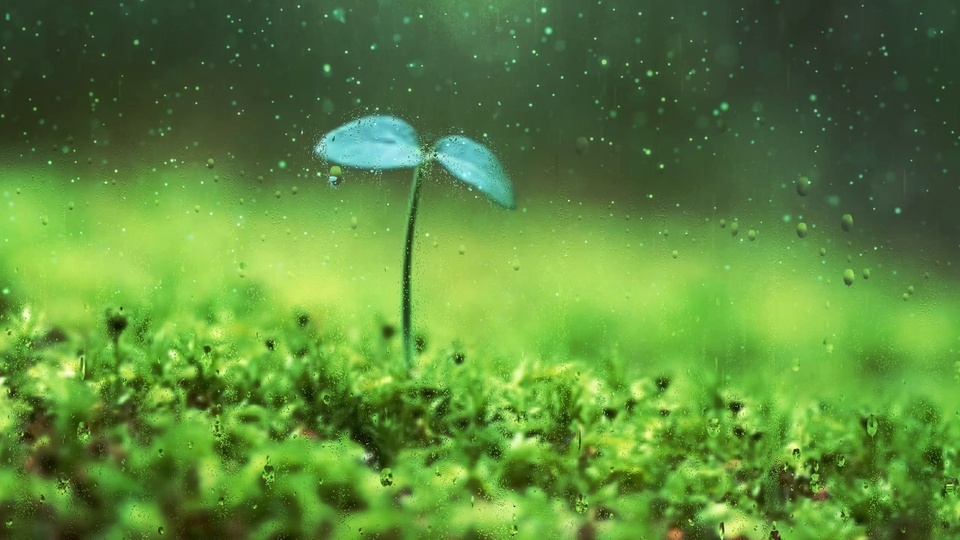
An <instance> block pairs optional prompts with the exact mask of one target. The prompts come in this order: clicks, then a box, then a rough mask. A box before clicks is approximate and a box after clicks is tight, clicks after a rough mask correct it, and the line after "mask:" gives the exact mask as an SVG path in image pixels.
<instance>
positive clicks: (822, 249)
mask: <svg viewBox="0 0 960 540" xmlns="http://www.w3.org/2000/svg"><path fill="white" fill-rule="evenodd" d="M820 256H821V257H826V256H827V248H825V247H822V248H820Z"/></svg>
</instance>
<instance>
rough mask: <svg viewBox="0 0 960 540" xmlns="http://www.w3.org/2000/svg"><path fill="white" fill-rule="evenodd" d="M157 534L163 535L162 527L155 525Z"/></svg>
mask: <svg viewBox="0 0 960 540" xmlns="http://www.w3.org/2000/svg"><path fill="white" fill-rule="evenodd" d="M157 534H159V535H160V536H163V535H164V532H163V527H157Z"/></svg>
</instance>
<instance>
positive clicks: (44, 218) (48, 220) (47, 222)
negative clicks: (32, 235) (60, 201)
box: [40, 216, 50, 225]
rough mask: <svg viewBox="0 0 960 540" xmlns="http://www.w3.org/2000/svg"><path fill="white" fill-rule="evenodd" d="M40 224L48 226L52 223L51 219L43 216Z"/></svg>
mask: <svg viewBox="0 0 960 540" xmlns="http://www.w3.org/2000/svg"><path fill="white" fill-rule="evenodd" d="M40 223H43V224H44V225H47V224H49V223H50V218H48V217H47V216H42V217H41V218H40Z"/></svg>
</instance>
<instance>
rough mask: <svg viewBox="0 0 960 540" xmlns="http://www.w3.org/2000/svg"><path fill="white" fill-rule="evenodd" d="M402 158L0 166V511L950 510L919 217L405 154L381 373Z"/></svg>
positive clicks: (88, 523)
mask: <svg viewBox="0 0 960 540" xmlns="http://www.w3.org/2000/svg"><path fill="white" fill-rule="evenodd" d="M214 174H218V175H222V177H218V178H217V179H216V180H215V179H214ZM350 180H353V179H350ZM244 182H245V183H246V184H244ZM243 185H247V186H250V187H240V186H243ZM294 185H296V186H297V190H296V192H295V193H294V191H293V190H292V187H293V186H294ZM406 187H407V186H406V179H405V178H402V177H393V176H389V177H385V178H366V179H364V180H363V181H356V182H354V181H347V182H345V183H344V185H343V186H342V187H341V188H339V189H338V190H331V189H330V188H329V187H327V186H326V185H325V183H323V182H322V181H318V180H312V181H307V180H303V179H296V178H293V177H292V175H291V177H290V178H284V177H283V176H282V175H272V176H270V179H267V180H263V181H262V182H260V181H257V180H256V179H255V178H254V177H253V175H252V174H248V175H247V176H245V177H243V178H241V177H240V175H239V172H238V171H233V172H226V171H223V172H221V171H220V170H213V171H209V170H206V169H203V168H200V167H192V168H191V167H184V168H181V169H179V170H171V171H167V172H159V173H148V174H145V175H143V177H142V178H136V179H133V180H128V179H121V178H118V177H116V175H110V174H107V173H105V174H104V175H103V176H102V177H99V178H98V180H96V181H95V182H90V181H89V180H86V181H84V182H77V183H70V176H69V175H66V176H55V175H51V174H49V173H48V172H36V171H28V172H24V173H22V174H13V175H9V176H7V177H6V178H5V180H3V182H2V183H0V197H2V199H0V202H2V203H3V208H2V210H0V212H2V213H0V222H2V223H3V229H2V236H3V238H2V240H3V257H2V260H0V278H2V280H3V283H2V284H0V285H2V287H4V289H5V290H4V294H3V296H2V302H3V306H2V307H3V308H4V315H3V319H2V326H3V329H4V332H3V334H2V335H0V387H2V389H3V390H4V391H3V392H0V434H2V435H0V463H3V466H2V468H0V518H2V522H3V523H0V527H3V528H2V529H0V532H2V533H3V534H5V535H9V536H11V537H18V538H35V537H92V536H96V537H109V538H113V537H117V538H122V537H129V536H133V537H138V538H139V537H156V536H158V535H165V536H169V537H191V538H211V537H216V536H223V535H228V534H229V535H230V536H233V537H236V538H246V537H251V538H280V537H290V538H294V537H360V536H361V535H362V536H363V537H380V538H429V537H435V538H503V537H511V536H514V537H518V538H535V537H536V538H546V537H551V538H570V537H579V538H638V537H641V538H679V537H682V538H685V539H690V538H718V537H720V536H722V537H723V538H728V539H729V538H751V539H752V538H775V537H776V535H777V534H779V535H780V537H782V538H790V539H804V538H810V539H818V538H932V537H940V538H949V537H952V536H956V535H960V495H958V493H957V488H956V480H955V478H956V477H957V476H960V467H958V463H957V460H958V448H960V403H958V402H960V400H958V399H957V398H956V394H957V390H958V387H960V384H958V378H960V357H958V356H957V351H958V342H957V340H958V336H957V330H956V321H957V320H960V302H958V300H960V298H958V294H957V292H956V291H957V290H958V289H957V283H956V281H955V278H951V275H952V274H951V272H954V273H955V267H954V265H952V264H951V263H950V261H949V260H948V259H946V258H943V257H939V256H937V255H931V254H930V253H931V251H930V249H922V248H924V246H923V245H922V244H923V243H922V242H919V243H918V242H911V243H912V244H920V245H911V247H912V248H913V249H912V250H910V251H908V250H906V249H905V248H904V249H899V245H900V244H897V243H896V242H895V244H894V245H893V246H892V247H891V245H890V244H886V243H885V239H883V238H878V237H876V236H874V235H871V231H870V229H869V228H868V227H864V226H859V227H856V228H854V230H853V231H852V232H850V233H844V232H842V231H841V230H840V227H839V214H840V213H842V212H841V211H840V210H838V209H831V208H812V209H809V210H807V213H808V215H807V216H806V218H805V219H806V220H807V221H808V223H811V224H815V225H817V226H816V227H814V228H812V229H811V232H810V234H809V235H808V236H807V238H805V239H802V240H801V239H799V238H797V236H796V234H795V232H794V227H795V222H793V223H785V222H784V221H783V220H782V219H781V216H782V214H783V213H785V212H783V211H779V212H777V213H773V212H767V211H757V210H755V209H749V208H748V209H747V210H746V211H744V209H719V210H717V211H715V212H714V211H711V212H710V213H708V214H703V213H701V214H697V213H691V214H684V213H680V212H678V211H676V209H671V208H670V207H669V206H668V205H667V206H658V204H655V203H654V202H649V201H648V202H644V203H643V204H639V205H638V206H636V207H633V208H621V207H619V206H618V205H596V204H586V203H584V204H580V203H577V202H567V201H565V200H564V201H558V200H554V201H551V200H549V199H532V200H531V199H527V200H524V199H521V200H520V204H519V206H520V209H519V210H518V211H516V212H512V213H511V212H505V211H501V210H498V209H496V208H494V207H492V206H490V205H489V204H486V203H485V202H482V201H479V200H469V199H470V198H469V197H468V196H467V195H466V194H465V193H464V192H458V191H457V190H456V189H450V188H449V187H447V188H442V187H441V186H440V185H439V184H435V183H432V182H431V183H430V184H428V185H427V186H426V189H425V192H424V194H423V196H424V199H423V205H422V212H423V213H422V214H421V216H422V220H421V225H420V229H419V231H420V234H419V236H418V243H419V244H418V246H419V247H418V252H417V256H416V259H415V278H414V279H415V286H416V287H417V288H416V291H415V295H416V296H415V303H416V311H415V322H416V324H417V329H416V333H417V334H418V335H420V336H421V338H422V340H423V347H422V351H421V352H420V354H419V357H418V364H417V368H416V370H415V371H414V372H413V373H409V374H408V373H405V372H404V371H403V369H402V361H401V357H400V347H399V339H398V332H392V331H395V330H396V329H395V326H394V325H395V324H396V320H397V311H398V301H399V298H398V295H399V269H400V268H399V260H400V253H399V250H400V246H401V244H400V242H401V239H402V229H401V227H402V225H403V221H404V212H405V208H404V201H405V198H406ZM789 201H792V199H789V198H787V197H786V195H785V198H784V202H783V205H782V207H783V208H790V205H791V204H794V203H793V202H789ZM796 211H797V210H794V212H796ZM834 213H836V214H838V215H836V216H834V215H833V214H834ZM353 218H356V219H355V220H354V219H353ZM721 218H723V219H726V220H727V221H728V222H730V221H732V220H733V219H738V220H739V223H740V228H741V230H740V233H739V234H738V235H737V236H736V237H734V236H733V235H731V232H730V227H729V226H728V227H726V228H721V227H720V225H719V220H720V219H721ZM861 222H862V221H861V220H858V223H861ZM748 229H757V230H758V235H757V239H756V240H755V241H750V240H748V239H747V238H746V236H747V231H748ZM428 235H429V236H428ZM848 242H849V245H848ZM821 247H823V248H825V249H826V255H825V256H821V255H820V254H819V249H820V248H821ZM674 251H676V252H677V256H676V257H674V256H673V252H674ZM461 252H462V253H461ZM848 256H849V261H848V259H847V258H848ZM845 268H853V269H854V270H855V271H856V273H857V276H858V277H857V280H856V282H855V284H854V285H853V286H850V287H847V286H845V285H844V284H843V277H842V276H843V270H844V269H845ZM864 268H869V269H870V270H871V274H870V279H869V280H864V279H862V278H861V277H859V276H860V274H861V272H862V270H863V269H864ZM911 286H912V287H913V294H909V295H908V296H907V299H906V300H904V299H903V295H904V294H905V293H906V291H907V290H908V287H911ZM121 307H122V308H123V309H122V311H121V310H120V308H121ZM108 310H109V314H108ZM111 323H112V324H111ZM391 334H393V335H391ZM114 338H116V339H114ZM721 526H722V529H721Z"/></svg>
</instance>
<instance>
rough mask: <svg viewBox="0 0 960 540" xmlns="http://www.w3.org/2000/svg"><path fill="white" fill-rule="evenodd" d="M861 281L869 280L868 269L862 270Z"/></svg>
mask: <svg viewBox="0 0 960 540" xmlns="http://www.w3.org/2000/svg"><path fill="white" fill-rule="evenodd" d="M863 279H870V269H869V268H864V269H863Z"/></svg>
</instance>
